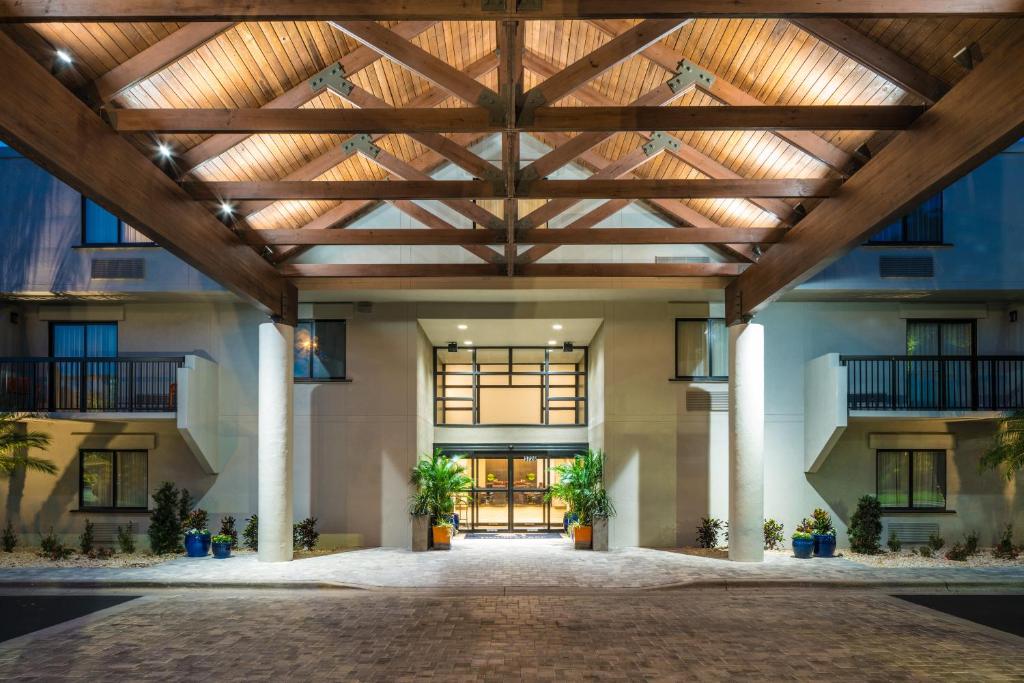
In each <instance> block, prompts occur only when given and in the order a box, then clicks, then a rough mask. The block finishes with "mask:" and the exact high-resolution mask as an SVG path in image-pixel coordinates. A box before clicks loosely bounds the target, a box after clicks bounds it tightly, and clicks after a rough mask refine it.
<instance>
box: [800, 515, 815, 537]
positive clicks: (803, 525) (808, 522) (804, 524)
mask: <svg viewBox="0 0 1024 683" xmlns="http://www.w3.org/2000/svg"><path fill="white" fill-rule="evenodd" d="M796 530H797V531H799V532H800V533H802V534H807V535H808V536H812V535H814V520H813V519H811V518H810V517H804V518H803V519H801V520H800V523H799V524H797V525H796Z"/></svg>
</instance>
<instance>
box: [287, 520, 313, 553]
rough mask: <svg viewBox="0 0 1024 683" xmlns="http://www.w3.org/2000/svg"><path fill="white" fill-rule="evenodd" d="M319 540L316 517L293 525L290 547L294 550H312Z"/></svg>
mask: <svg viewBox="0 0 1024 683" xmlns="http://www.w3.org/2000/svg"><path fill="white" fill-rule="evenodd" d="M319 540H320V532H319V531H317V530H316V517H307V518H306V519H304V520H302V521H301V522H299V523H298V524H296V525H295V528H294V531H293V533H292V545H293V547H294V548H295V549H299V548H302V549H303V550H312V549H313V548H315V547H316V544H317V541H319Z"/></svg>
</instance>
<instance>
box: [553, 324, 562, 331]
mask: <svg viewBox="0 0 1024 683" xmlns="http://www.w3.org/2000/svg"><path fill="white" fill-rule="evenodd" d="M551 329H553V330H560V329H562V323H555V324H554V325H552V326H551Z"/></svg>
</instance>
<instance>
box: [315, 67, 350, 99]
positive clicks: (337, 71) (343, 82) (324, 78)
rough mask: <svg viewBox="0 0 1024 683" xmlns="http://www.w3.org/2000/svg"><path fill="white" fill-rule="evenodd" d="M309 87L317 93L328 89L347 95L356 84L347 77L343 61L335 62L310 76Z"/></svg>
mask: <svg viewBox="0 0 1024 683" xmlns="http://www.w3.org/2000/svg"><path fill="white" fill-rule="evenodd" d="M309 87H310V88H312V90H313V92H315V93H319V92H322V91H323V90H325V89H326V90H330V91H332V92H335V93H337V94H339V95H341V96H342V97H346V96H348V95H349V94H350V93H351V92H352V90H353V89H354V88H355V87H356V84H355V83H353V82H352V81H350V80H348V79H347V78H345V69H344V68H342V66H341V62H335V63H334V64H331V65H330V66H329V67H327V68H326V69H324V70H323V71H321V72H320V73H318V74H316V75H315V76H313V77H312V78H310V79H309Z"/></svg>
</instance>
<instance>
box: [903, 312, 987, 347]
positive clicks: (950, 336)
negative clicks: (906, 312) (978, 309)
mask: <svg viewBox="0 0 1024 683" xmlns="http://www.w3.org/2000/svg"><path fill="white" fill-rule="evenodd" d="M975 323H976V321H974V320H908V321H907V355H908V356H973V355H974V341H975V330H976V327H975Z"/></svg>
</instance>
